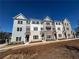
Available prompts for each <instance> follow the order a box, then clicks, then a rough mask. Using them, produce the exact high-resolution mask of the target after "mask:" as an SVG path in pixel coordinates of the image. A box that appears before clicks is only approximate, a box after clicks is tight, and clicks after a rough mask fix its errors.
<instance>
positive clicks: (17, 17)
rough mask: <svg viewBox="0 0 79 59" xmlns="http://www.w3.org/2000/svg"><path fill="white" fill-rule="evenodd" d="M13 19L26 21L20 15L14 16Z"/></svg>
mask: <svg viewBox="0 0 79 59" xmlns="http://www.w3.org/2000/svg"><path fill="white" fill-rule="evenodd" d="M13 18H14V19H16V20H26V19H27V18H26V17H25V16H24V15H23V14H22V13H20V14H18V15H16V16H15V17H13Z"/></svg>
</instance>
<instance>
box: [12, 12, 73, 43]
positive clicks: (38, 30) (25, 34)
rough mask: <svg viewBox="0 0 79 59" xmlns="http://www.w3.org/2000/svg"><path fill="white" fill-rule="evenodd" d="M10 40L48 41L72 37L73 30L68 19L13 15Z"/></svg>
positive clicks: (24, 41) (25, 41)
mask: <svg viewBox="0 0 79 59" xmlns="http://www.w3.org/2000/svg"><path fill="white" fill-rule="evenodd" d="M13 19H14V22H13V29H12V39H11V42H23V43H27V42H32V41H48V40H53V41H54V40H60V39H70V38H74V34H73V33H74V32H73V30H72V28H71V25H70V22H69V21H68V19H66V18H65V19H64V20H62V21H57V20H53V19H52V18H50V17H49V16H46V17H45V18H44V19H42V20H40V19H33V18H26V17H25V16H24V15H23V14H21V13H20V14H18V15H16V16H15V17H13Z"/></svg>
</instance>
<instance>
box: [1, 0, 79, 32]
mask: <svg viewBox="0 0 79 59" xmlns="http://www.w3.org/2000/svg"><path fill="white" fill-rule="evenodd" d="M19 13H22V14H23V15H24V16H26V17H27V18H37V19H44V18H45V17H46V16H49V17H51V18H52V20H61V19H64V18H67V19H68V20H69V21H70V23H71V26H72V29H75V28H76V27H77V23H78V20H79V1H78V0H0V31H4V32H12V28H13V21H14V20H13V17H14V16H16V15H17V14H19Z"/></svg>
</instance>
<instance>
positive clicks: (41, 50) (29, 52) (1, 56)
mask: <svg viewBox="0 0 79 59" xmlns="http://www.w3.org/2000/svg"><path fill="white" fill-rule="evenodd" d="M0 59H79V40H78V39H77V40H70V41H62V42H55V43H52V42H51V43H47V44H42V43H41V44H38V45H31V46H29V45H28V46H27V45H24V46H23V45H22V46H19V47H16V48H11V49H7V50H5V51H3V52H0Z"/></svg>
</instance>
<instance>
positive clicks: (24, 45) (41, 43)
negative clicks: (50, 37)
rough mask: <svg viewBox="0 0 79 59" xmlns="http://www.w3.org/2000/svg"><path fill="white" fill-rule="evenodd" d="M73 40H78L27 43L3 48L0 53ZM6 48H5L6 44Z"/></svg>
mask: <svg viewBox="0 0 79 59" xmlns="http://www.w3.org/2000/svg"><path fill="white" fill-rule="evenodd" d="M71 40H73V41H74V40H78V39H65V40H56V41H43V42H37V43H26V44H21V45H15V46H10V47H5V48H1V49H0V52H2V51H6V50H8V49H17V48H22V47H29V46H36V45H45V44H49V43H57V42H65V41H71ZM0 46H1V45H0ZM4 46H5V44H4Z"/></svg>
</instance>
